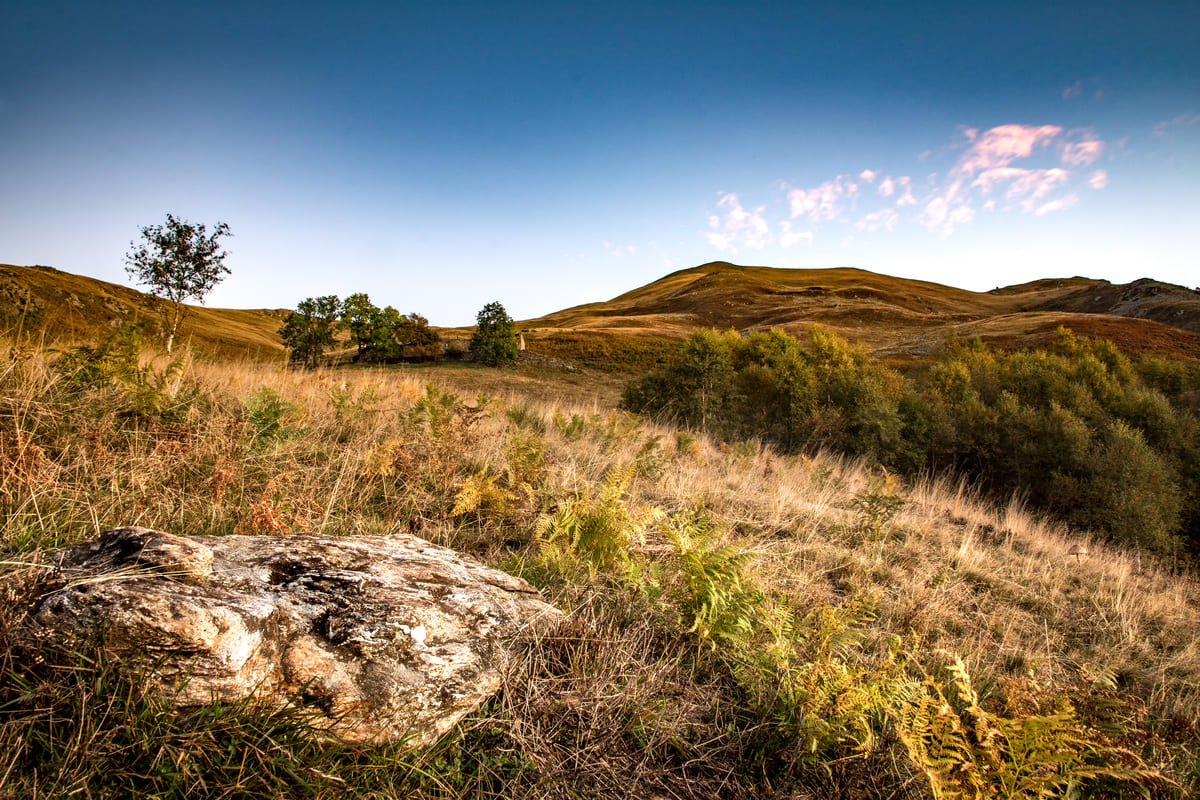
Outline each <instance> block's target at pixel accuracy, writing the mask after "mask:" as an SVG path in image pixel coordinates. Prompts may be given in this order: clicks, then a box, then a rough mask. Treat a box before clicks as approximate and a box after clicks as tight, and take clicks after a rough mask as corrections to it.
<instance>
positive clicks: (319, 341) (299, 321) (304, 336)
mask: <svg viewBox="0 0 1200 800" xmlns="http://www.w3.org/2000/svg"><path fill="white" fill-rule="evenodd" d="M340 310H341V304H340V303H339V302H338V298H337V295H332V294H331V295H325V296H324V297H317V298H313V297H307V298H305V299H304V300H301V301H300V302H299V303H298V304H297V305H296V310H295V311H294V312H293V313H292V315H291V316H289V317H288V318H287V321H286V322H284V323H283V327H282V328H280V329H279V336H280V338H282V339H283V343H284V345H285V346H286V347H287V349H288V355H289V357H290V358H291V360H292V361H303V362H304V363H305V365H307V366H309V367H316V366H317V361H318V360H319V359H320V358H321V356H322V355H324V353H325V349H326V348H327V347H331V346H332V345H333V334H334V331H335V330H336V326H337V318H338V313H339V312H340Z"/></svg>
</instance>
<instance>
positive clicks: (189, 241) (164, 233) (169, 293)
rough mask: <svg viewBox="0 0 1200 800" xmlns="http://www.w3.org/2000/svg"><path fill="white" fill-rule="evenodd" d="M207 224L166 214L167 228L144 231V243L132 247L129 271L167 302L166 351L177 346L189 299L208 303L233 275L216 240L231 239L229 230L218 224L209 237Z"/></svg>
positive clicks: (152, 292) (160, 226) (159, 226)
mask: <svg viewBox="0 0 1200 800" xmlns="http://www.w3.org/2000/svg"><path fill="white" fill-rule="evenodd" d="M205 234H206V228H205V227H204V226H203V225H193V224H192V223H190V222H188V221H186V220H182V219H176V218H175V217H174V216H172V215H171V214H167V223H166V224H165V225H147V226H146V227H144V228H142V242H141V244H138V243H136V242H130V243H129V247H130V250H129V252H128V253H126V254H125V263H126V265H127V266H126V267H125V271H126V272H128V273H129V274H130V276H132V277H134V278H136V279H137V282H138V283H139V284H141V285H144V286H148V287H150V294H152V295H154V296H155V297H161V298H162V299H164V300H166V301H167V302H168V304H169V305H168V311H167V314H166V319H167V325H166V329H167V352H168V353H169V352H171V346H172V344H173V343H174V342H175V334H176V333H177V332H178V331H179V325H180V324H181V323H182V322H183V316H184V314H185V313H187V307H186V306H184V304H183V303H184V301H185V300H197V301H199V302H201V303H203V302H204V296H205V295H207V294H208V293H209V292H211V291H212V290H213V287H214V286H216V285H217V284H218V283H220V282H221V281H222V280H224V278H225V276H226V275H228V274H229V268H228V267H226V266H225V256H227V255H229V254H228V253H227V252H225V251H224V250H222V249H221V248H220V245H219V244H218V243H217V240H218V239H219V238H221V237H222V236H232V235H233V234H232V233H230V232H229V226H228V225H226V224H225V223H224V222H218V223H217V225H216V227H215V228H214V229H213V232H212V233H211V234H208V235H205Z"/></svg>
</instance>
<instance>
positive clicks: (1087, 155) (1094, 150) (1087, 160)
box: [1062, 129, 1104, 167]
mask: <svg viewBox="0 0 1200 800" xmlns="http://www.w3.org/2000/svg"><path fill="white" fill-rule="evenodd" d="M1071 135H1075V136H1078V137H1079V138H1080V141H1077V142H1067V143H1066V144H1064V145H1063V152H1062V163H1064V164H1066V165H1067V166H1069V167H1088V166H1091V165H1092V164H1094V163H1095V162H1096V159H1097V158H1099V157H1100V154H1101V153H1102V152H1104V142H1102V141H1101V140H1100V138H1099V137H1098V136H1096V134H1095V133H1093V132H1092V131H1090V130H1086V129H1084V130H1078V131H1071Z"/></svg>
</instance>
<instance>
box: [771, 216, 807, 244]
mask: <svg viewBox="0 0 1200 800" xmlns="http://www.w3.org/2000/svg"><path fill="white" fill-rule="evenodd" d="M779 231H780V233H779V246H780V247H785V248H786V247H791V246H792V245H794V244H800V242H808V243H809V244H812V243H813V233H812V231H797V230H793V229H792V223H791V222H789V221H787V220H784V221H783V222H781V223H779Z"/></svg>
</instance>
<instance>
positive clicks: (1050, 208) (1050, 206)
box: [1033, 193, 1079, 217]
mask: <svg viewBox="0 0 1200 800" xmlns="http://www.w3.org/2000/svg"><path fill="white" fill-rule="evenodd" d="M1078 202H1079V195H1077V194H1074V193H1072V194H1069V195H1067V196H1066V197H1060V198H1059V199H1057V200H1051V201H1050V202H1049V203H1046V204H1045V205H1041V206H1038V207H1037V209H1036V210H1035V211H1034V212H1033V213H1034V215H1035V216H1038V217H1042V216H1045V215H1046V214H1050V213H1052V212H1055V211H1065V210H1066V209H1068V208H1070V207H1071V206H1073V205H1075V204H1076V203H1078Z"/></svg>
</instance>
